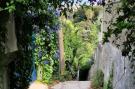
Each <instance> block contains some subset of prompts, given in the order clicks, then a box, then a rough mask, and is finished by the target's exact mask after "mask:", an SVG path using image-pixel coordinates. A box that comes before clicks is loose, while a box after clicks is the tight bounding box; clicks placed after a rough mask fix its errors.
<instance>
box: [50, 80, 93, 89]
mask: <svg viewBox="0 0 135 89" xmlns="http://www.w3.org/2000/svg"><path fill="white" fill-rule="evenodd" d="M90 84H91V82H90V81H66V82H62V83H59V84H57V85H55V86H53V87H52V89H91V88H90Z"/></svg>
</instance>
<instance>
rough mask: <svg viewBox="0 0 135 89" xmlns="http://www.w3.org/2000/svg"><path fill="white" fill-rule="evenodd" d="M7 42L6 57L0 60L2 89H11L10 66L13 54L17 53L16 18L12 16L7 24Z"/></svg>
mask: <svg viewBox="0 0 135 89" xmlns="http://www.w3.org/2000/svg"><path fill="white" fill-rule="evenodd" d="M6 27H7V41H6V48H5V55H4V57H3V59H1V60H0V89H9V77H8V76H9V75H8V69H7V66H8V64H9V63H10V62H11V61H12V59H13V58H11V56H13V52H15V51H17V40H16V35H15V22H14V16H13V15H10V17H9V21H8V22H7V25H6Z"/></svg>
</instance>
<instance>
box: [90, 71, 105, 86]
mask: <svg viewBox="0 0 135 89" xmlns="http://www.w3.org/2000/svg"><path fill="white" fill-rule="evenodd" d="M103 84H104V73H103V72H102V70H97V71H96V73H95V75H94V76H93V78H92V89H103Z"/></svg>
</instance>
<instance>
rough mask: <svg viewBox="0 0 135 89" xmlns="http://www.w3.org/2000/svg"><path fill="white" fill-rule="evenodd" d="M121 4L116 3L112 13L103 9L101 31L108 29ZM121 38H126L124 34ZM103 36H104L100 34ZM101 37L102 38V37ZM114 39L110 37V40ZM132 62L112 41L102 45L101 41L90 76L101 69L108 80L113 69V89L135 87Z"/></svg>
mask: <svg viewBox="0 0 135 89" xmlns="http://www.w3.org/2000/svg"><path fill="white" fill-rule="evenodd" d="M119 6H120V3H115V4H114V5H113V6H112V7H111V10H112V13H108V12H106V11H105V8H106V6H105V7H104V10H103V18H102V24H101V32H104V31H106V30H107V27H108V26H109V22H110V21H111V20H115V19H114V18H116V17H117V14H116V8H117V7H119ZM121 35H122V38H121V40H119V41H118V42H119V43H121V42H120V41H123V40H124V38H125V37H124V35H123V34H121ZM100 37H102V36H100ZM100 39H101V38H100ZM112 39H114V38H113V37H112V38H110V41H111V40H112ZM130 66H131V62H130V61H129V59H128V57H123V56H122V53H121V51H120V49H118V48H117V47H116V46H115V45H113V44H112V43H111V42H109V43H105V44H104V45H102V44H101V43H100V42H99V46H98V47H97V49H96V51H95V54H94V65H93V66H92V67H91V70H90V78H91V77H92V76H93V75H94V74H95V72H96V70H98V69H101V70H102V71H103V73H104V82H107V81H108V80H109V78H110V74H111V71H112V69H113V89H135V77H134V76H135V70H132V69H131V68H130Z"/></svg>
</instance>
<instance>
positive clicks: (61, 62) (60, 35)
mask: <svg viewBox="0 0 135 89" xmlns="http://www.w3.org/2000/svg"><path fill="white" fill-rule="evenodd" d="M58 41H59V51H60V58H59V71H60V75H63V74H64V70H65V61H64V43H63V32H62V29H60V30H59V31H58Z"/></svg>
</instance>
